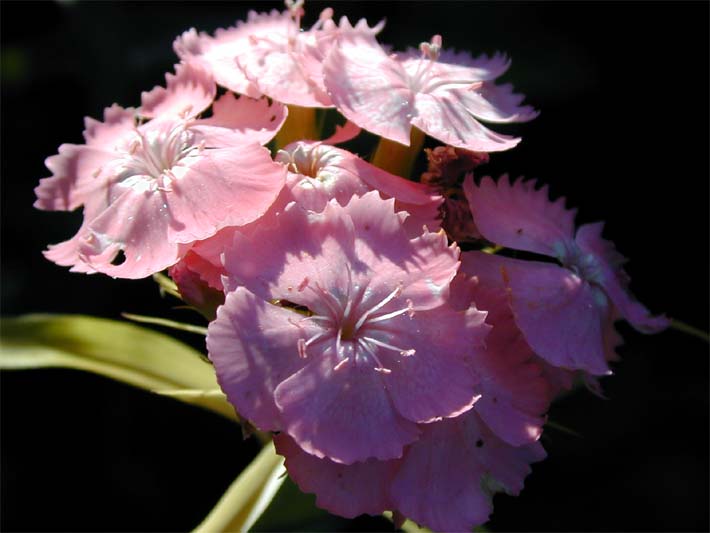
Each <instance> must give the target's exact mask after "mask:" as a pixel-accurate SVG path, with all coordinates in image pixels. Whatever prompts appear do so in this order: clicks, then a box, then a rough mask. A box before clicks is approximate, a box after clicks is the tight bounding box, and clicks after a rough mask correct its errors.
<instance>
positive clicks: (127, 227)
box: [79, 187, 180, 279]
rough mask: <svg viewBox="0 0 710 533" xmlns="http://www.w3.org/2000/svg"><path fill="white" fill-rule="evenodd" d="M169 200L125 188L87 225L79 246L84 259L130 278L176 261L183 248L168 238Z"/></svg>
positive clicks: (135, 277)
mask: <svg viewBox="0 0 710 533" xmlns="http://www.w3.org/2000/svg"><path fill="white" fill-rule="evenodd" d="M165 202H166V198H165V197H164V196H163V194H146V193H145V192H144V191H142V190H139V189H133V188H131V187H127V188H125V190H124V191H123V192H122V193H121V194H120V196H118V197H117V198H116V199H115V200H113V201H112V202H111V205H110V206H109V207H108V208H107V209H106V210H105V211H103V213H101V215H99V216H98V217H97V218H95V219H94V220H92V221H91V222H90V223H89V224H88V225H87V230H86V234H85V235H84V238H83V239H82V240H81V246H80V248H79V255H80V257H81V258H82V261H84V262H86V263H88V264H89V266H90V267H91V268H93V269H95V270H97V271H99V272H103V273H104V274H108V275H109V276H112V277H120V278H130V279H138V278H144V277H146V276H149V275H151V274H153V273H155V272H160V271H161V270H163V269H165V268H167V267H169V266H171V265H173V264H175V263H176V262H177V260H178V259H179V257H180V247H179V245H178V244H176V243H173V242H169V241H168V240H167V239H166V238H165V236H166V235H167V233H168V230H169V227H170V224H171V220H173V216H172V213H171V212H170V208H169V206H168V205H167V204H166V203H165ZM119 252H123V256H124V258H120V256H119Z"/></svg>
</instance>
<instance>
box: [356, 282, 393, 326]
mask: <svg viewBox="0 0 710 533" xmlns="http://www.w3.org/2000/svg"><path fill="white" fill-rule="evenodd" d="M400 294H402V286H401V285H398V286H397V288H396V289H395V290H393V291H392V292H391V293H389V294H388V295H387V296H386V297H385V299H384V300H382V301H381V302H380V303H378V304H377V305H376V306H375V307H372V308H370V309H368V310H367V311H365V312H364V313H363V314H362V316H361V317H360V320H358V321H357V322H356V323H355V327H354V328H353V329H354V331H358V330H359V329H360V327H361V326H362V325H363V324H364V323H365V321H366V320H367V319H368V317H369V316H370V315H371V314H373V313H375V312H377V311H379V310H380V309H382V308H383V307H384V306H385V305H387V304H388V303H390V302H391V301H392V300H393V299H395V298H396V297H397V296H399V295H400Z"/></svg>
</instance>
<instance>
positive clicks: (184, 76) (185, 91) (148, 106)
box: [140, 62, 217, 118]
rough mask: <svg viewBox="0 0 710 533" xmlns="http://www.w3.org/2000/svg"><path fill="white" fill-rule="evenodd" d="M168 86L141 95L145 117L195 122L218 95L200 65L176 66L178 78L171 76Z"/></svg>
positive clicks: (184, 64)
mask: <svg viewBox="0 0 710 533" xmlns="http://www.w3.org/2000/svg"><path fill="white" fill-rule="evenodd" d="M165 82H166V86H165V87H160V86H156V87H155V88H154V89H153V90H151V91H144V92H143V93H142V94H141V103H142V105H141V109H140V114H141V115H142V116H144V117H146V118H154V117H159V116H166V115H173V116H177V117H180V118H191V117H194V116H197V115H198V114H199V113H201V112H202V111H204V110H205V109H207V108H208V107H209V106H210V104H211V103H212V100H214V97H215V95H216V94H217V86H216V85H215V83H214V80H213V79H212V76H211V74H210V73H209V71H207V70H205V69H204V68H203V67H201V66H200V65H199V64H198V63H197V62H193V63H180V64H178V65H175V74H171V73H167V74H166V75H165Z"/></svg>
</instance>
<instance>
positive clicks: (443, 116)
mask: <svg viewBox="0 0 710 533" xmlns="http://www.w3.org/2000/svg"><path fill="white" fill-rule="evenodd" d="M414 106H415V113H414V116H413V118H412V121H411V122H412V125H413V126H416V127H417V128H419V129H420V130H422V131H423V132H424V133H426V134H428V135H431V136H432V137H434V138H435V139H438V140H440V141H441V142H443V143H446V144H450V145H451V146H456V147H458V148H465V149H466V150H473V151H476V152H499V151H502V150H509V149H510V148H513V147H514V146H516V145H517V144H518V143H519V142H520V139H519V138H515V137H511V136H509V135H502V134H500V133H496V132H494V131H491V130H489V129H488V128H486V127H485V126H484V125H483V124H481V123H480V122H478V121H477V120H476V119H475V118H474V116H473V115H472V114H471V112H470V111H469V110H468V109H467V108H466V107H464V106H463V105H462V103H461V101H460V99H459V98H458V97H457V95H456V93H454V92H452V91H450V90H443V89H441V90H437V91H435V92H434V93H433V94H426V93H417V94H416V97H415V100H414Z"/></svg>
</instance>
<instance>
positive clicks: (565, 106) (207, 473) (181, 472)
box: [0, 1, 709, 531]
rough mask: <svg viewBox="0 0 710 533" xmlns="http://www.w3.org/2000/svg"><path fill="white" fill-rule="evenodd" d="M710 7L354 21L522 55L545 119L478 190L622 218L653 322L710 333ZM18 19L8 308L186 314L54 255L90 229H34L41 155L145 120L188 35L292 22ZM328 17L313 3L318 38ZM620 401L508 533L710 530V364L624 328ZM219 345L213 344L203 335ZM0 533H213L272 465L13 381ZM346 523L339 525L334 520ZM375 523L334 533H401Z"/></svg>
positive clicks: (622, 241) (523, 71) (4, 158)
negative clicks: (230, 504) (125, 115)
mask: <svg viewBox="0 0 710 533" xmlns="http://www.w3.org/2000/svg"><path fill="white" fill-rule="evenodd" d="M708 5H709V4H708V3H706V2H695V3H682V2H673V3H661V2H653V3H643V2H633V3H619V2H614V3H611V2H604V3H581V2H580V3H554V2H549V3H548V2H546V3H517V2H501V3H442V2H439V3H424V2H421V3H420V2H414V3H411V2H407V3H380V2H377V3H367V4H355V3H336V4H335V5H334V7H335V10H336V16H340V15H348V16H349V17H350V19H351V20H353V21H354V20H356V19H358V18H360V17H361V16H367V17H368V19H369V20H370V22H371V23H374V22H376V21H377V20H378V19H379V18H380V17H386V18H387V22H388V24H387V26H386V28H385V30H384V32H383V33H382V34H381V35H380V39H381V41H382V42H386V43H391V44H393V45H394V46H395V48H403V47H405V46H407V45H414V46H416V45H417V44H418V43H419V42H420V41H422V40H428V39H429V38H430V37H431V35H433V34H434V33H441V34H443V37H444V45H445V46H454V47H456V48H458V49H465V50H470V51H472V52H474V53H479V52H484V51H485V52H489V53H490V52H493V51H495V50H502V51H505V52H507V53H509V54H510V56H511V57H512V58H513V66H512V68H511V70H510V72H509V73H508V74H507V75H506V76H505V80H506V81H512V82H514V84H515V86H516V88H517V89H518V90H519V91H520V92H523V93H525V94H526V95H527V97H528V99H527V101H528V102H530V103H531V104H533V105H534V106H535V107H537V108H538V109H541V111H542V114H541V115H540V117H539V118H538V119H536V120H535V121H534V122H532V123H530V124H525V125H521V126H515V127H509V128H494V129H497V131H507V132H515V133H519V134H521V135H522V136H523V138H524V140H523V142H522V143H521V144H520V145H519V146H518V147H517V148H515V149H514V150H512V151H510V152H506V153H503V154H495V155H494V156H493V157H492V161H491V163H490V164H489V165H488V166H487V167H483V168H482V169H481V173H491V174H493V175H498V174H500V173H502V172H504V171H508V172H510V173H511V174H512V175H514V176H516V175H519V174H523V173H524V174H525V175H526V176H529V177H536V178H539V179H540V180H542V181H544V182H547V183H549V184H550V185H551V189H552V194H553V195H554V196H559V195H566V196H567V197H568V202H569V205H571V206H576V207H579V208H580V214H579V216H578V219H577V220H578V222H590V221H595V220H606V221H607V226H606V236H607V237H609V238H611V239H613V240H614V241H615V242H616V244H617V247H618V248H619V250H620V251H621V252H622V253H624V255H626V256H627V257H629V258H630V259H631V262H630V263H629V265H628V267H627V270H628V271H629V273H630V274H631V276H632V279H633V284H632V289H633V290H634V292H635V293H636V294H637V295H638V296H639V298H640V299H641V300H642V301H643V302H644V303H645V304H646V305H648V306H649V307H650V308H651V309H652V310H653V311H654V312H666V313H667V314H668V315H669V316H672V317H675V318H678V319H680V320H683V321H685V322H687V323H690V324H692V325H694V326H697V327H700V328H702V329H706V330H707V328H708V94H709V93H708V63H709V62H708V48H709V46H708V44H709V43H708V15H709V13H708V11H709V9H708ZM0 7H1V9H2V12H1V17H2V101H1V105H2V154H1V158H0V161H1V165H2V167H1V168H2V313H3V314H4V315H17V314H22V313H28V312H62V313H65V312H70V313H85V314H94V315H98V316H104V317H110V318H118V317H119V313H120V312H122V311H128V312H134V313H139V314H148V315H168V316H171V317H174V318H179V319H183V320H191V321H195V320H197V317H196V315H191V314H189V313H188V312H186V311H175V310H171V309H170V306H171V305H173V302H171V301H167V300H161V298H160V297H159V295H158V291H157V290H156V288H155V285H154V284H153V283H152V282H151V281H149V280H142V281H125V280H110V279H109V278H106V277H102V276H98V275H97V276H83V275H78V274H71V273H69V272H68V271H67V270H66V269H63V268H61V267H58V266H56V265H54V264H52V263H50V262H48V261H46V260H44V258H43V257H42V255H41V253H40V252H41V250H42V249H44V248H45V247H46V245H47V244H49V243H55V242H59V241H62V240H65V239H67V238H69V237H70V236H71V235H73V234H74V232H75V231H76V229H77V228H78V226H79V222H80V220H81V217H80V214H79V213H74V214H66V213H45V212H40V211H36V210H33V208H32V202H33V201H34V194H33V192H32V191H33V188H34V187H35V186H36V184H37V182H38V180H39V178H41V177H45V176H47V175H48V172H47V170H46V169H45V168H44V166H43V160H44V158H45V157H47V156H49V155H52V154H54V153H56V150H57V147H58V146H59V144H61V143H63V142H81V131H82V128H83V123H82V118H83V117H84V116H86V115H89V116H93V117H99V116H100V115H101V113H102V109H103V108H104V107H105V106H108V105H110V104H111V103H113V102H118V103H120V104H122V105H125V106H128V105H138V103H139V96H140V92H141V91H142V90H147V89H150V88H152V87H153V86H154V85H155V84H162V83H163V75H164V72H165V71H166V70H169V69H170V68H171V66H172V64H173V63H174V62H175V61H176V58H175V56H174V55H173V53H172V49H171V43H172V41H173V39H174V37H175V36H176V35H178V34H179V33H180V32H182V31H183V30H186V29H188V28H189V27H191V26H195V27H197V28H198V29H200V30H207V31H213V30H214V29H216V28H217V27H219V26H228V25H230V24H232V23H234V21H235V20H237V19H241V18H244V17H245V14H246V11H247V9H249V8H250V7H251V8H255V9H258V10H266V9H269V8H271V7H277V8H281V6H280V4H276V3H254V4H242V3H231V2H229V3H201V4H199V5H198V4H194V3H187V2H185V3H172V2H161V3H149V2H144V3H114V2H61V3H39V2H23V3H18V2H9V1H4V2H2V4H1V6H0ZM323 7H325V4H321V3H316V2H313V3H307V5H306V9H307V18H306V23H307V24H310V22H311V21H313V20H315V17H316V15H317V13H318V12H319V11H320V9H322V8H323ZM622 331H623V333H624V335H625V339H626V345H625V346H624V348H622V349H621V355H622V357H623V362H622V363H621V364H619V365H618V366H617V367H616V373H615V375H614V376H612V377H611V378H608V379H606V380H605V381H604V387H605V390H606V392H607V394H608V396H609V398H610V399H609V400H607V401H605V400H601V399H598V398H596V397H594V396H592V395H591V394H589V393H587V392H586V391H579V392H577V393H575V394H573V395H572V396H571V397H569V398H567V399H565V400H563V401H561V402H559V403H558V404H557V405H556V406H555V407H553V409H552V412H551V418H552V419H553V420H555V421H556V422H558V423H560V424H563V425H565V426H568V427H570V428H572V429H574V430H575V431H577V432H579V433H580V434H581V435H582V438H577V437H573V436H570V435H567V434H565V433H561V432H559V431H555V430H553V429H550V430H549V431H547V432H546V434H545V436H544V437H543V439H544V444H545V447H546V449H547V450H548V453H549V458H548V459H547V460H546V461H545V462H544V463H541V464H538V465H536V466H535V467H534V471H533V474H532V476H530V477H529V478H528V481H527V483H526V488H525V490H524V491H523V493H522V495H521V496H520V497H518V498H510V497H507V496H497V497H496V502H495V503H496V508H495V514H494V515H493V517H492V520H491V522H490V523H489V526H488V527H489V528H490V529H491V530H494V531H498V530H530V531H545V530H555V531H561V530H562V531H566V530H605V531H616V530H634V531H639V530H653V531H661V530H663V531H691V530H697V531H706V530H708V499H709V498H708V346H707V344H705V343H704V342H702V341H700V340H697V339H695V338H692V337H689V336H686V335H683V334H681V333H678V332H676V331H668V332H665V333H663V334H661V335H658V336H654V337H646V336H643V335H641V334H638V333H636V332H634V331H632V330H631V329H630V328H628V327H622ZM192 341H193V342H196V343H197V344H196V345H199V339H197V340H195V339H194V338H193V339H192ZM1 384H2V390H1V392H2V410H1V416H2V428H1V429H2V487H1V488H2V500H1V507H0V511H1V514H2V521H1V522H0V529H2V530H3V531H14V530H35V531H36V530H58V531H62V530H66V531H69V530H74V531H83V530H109V531H173V530H188V529H190V528H192V527H194V526H195V525H196V524H197V523H198V522H199V521H200V520H201V519H202V518H203V516H204V515H205V514H206V513H207V511H208V510H209V509H210V508H211V506H212V505H213V504H214V503H215V502H216V501H217V499H218V497H219V496H220V495H221V493H222V491H223V490H224V489H225V488H226V487H227V485H228V484H229V483H230V482H231V480H232V479H233V478H234V477H235V476H236V475H237V474H238V472H239V471H240V470H241V468H243V466H244V465H245V464H246V463H247V462H248V461H249V460H250V458H251V457H252V456H253V454H254V453H255V452H256V448H257V447H256V445H255V444H254V443H252V442H247V443H242V441H241V435H240V431H239V428H238V427H236V426H234V425H232V424H230V423H228V422H227V421H225V420H222V419H221V418H219V417H217V416H215V415H212V414H209V413H206V412H204V411H201V410H199V409H197V408H192V407H190V406H185V405H182V404H178V403H176V402H173V401H171V400H169V399H164V398H159V397H155V396H152V395H150V394H148V393H145V392H142V391H138V390H135V389H131V388H129V387H126V386H123V385H119V384H116V383H113V382H110V381H108V380H105V379H103V378H99V377H96V376H93V375H86V374H81V373H78V372H72V371H68V370H52V371H34V372H16V373H4V374H3V375H2V381H1ZM333 524H336V525H337V526H336V525H333ZM385 526H386V524H383V523H382V522H378V521H374V522H372V521H368V520H359V521H357V522H354V523H347V522H344V523H340V522H332V523H331V525H330V526H329V527H344V528H350V529H368V528H378V527H385Z"/></svg>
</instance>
